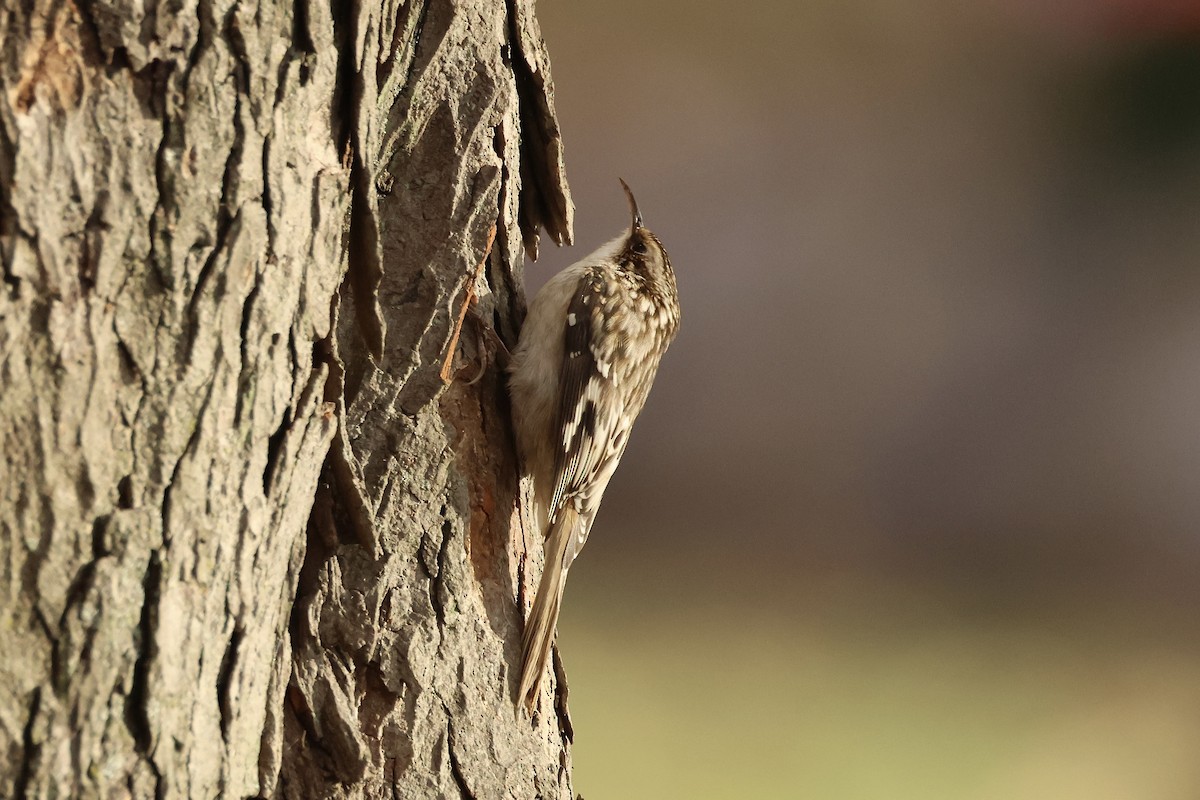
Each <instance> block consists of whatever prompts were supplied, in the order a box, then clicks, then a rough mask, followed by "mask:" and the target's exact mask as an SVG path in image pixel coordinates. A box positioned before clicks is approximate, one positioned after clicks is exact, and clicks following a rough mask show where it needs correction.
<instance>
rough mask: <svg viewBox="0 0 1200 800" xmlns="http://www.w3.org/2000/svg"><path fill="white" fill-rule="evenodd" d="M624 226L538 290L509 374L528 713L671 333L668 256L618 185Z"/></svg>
mask: <svg viewBox="0 0 1200 800" xmlns="http://www.w3.org/2000/svg"><path fill="white" fill-rule="evenodd" d="M621 186H623V187H624V188H625V195H626V197H628V198H629V207H630V210H631V212H632V214H633V224H632V226H631V227H630V230H629V232H628V233H623V234H621V236H619V237H617V238H616V239H614V240H613V241H611V242H609V243H608V244H607V245H605V246H604V247H601V248H600V249H599V250H597V251H596V252H595V253H593V254H592V255H590V256H588V257H587V258H585V259H583V260H582V261H580V262H578V263H576V264H574V265H572V266H570V267H567V268H566V269H564V270H563V271H562V272H560V273H559V274H558V275H556V276H554V277H553V278H551V279H550V281H548V282H547V283H546V285H545V286H543V287H542V289H541V291H539V292H538V293H537V296H536V297H534V298H533V303H532V304H531V305H530V307H529V314H528V316H527V317H526V318H525V324H524V326H523V327H522V328H521V336H520V340H519V341H518V343H517V349H516V352H515V353H514V354H513V358H512V362H511V363H510V365H509V388H510V391H511V395H512V404H513V423H514V427H515V429H516V434H517V446H518V448H519V450H520V454H521V462H522V465H523V469H524V472H525V474H526V475H529V476H530V477H531V478H532V481H533V489H534V502H535V505H536V507H537V516H538V523H539V525H540V529H541V530H542V531H543V532H544V534H545V553H546V564H545V567H544V568H543V571H542V579H541V582H540V583H539V585H538V590H537V595H536V597H535V598H534V601H533V608H532V610H531V611H530V613H529V619H528V620H527V621H526V622H525V634H524V638H523V642H522V651H523V652H522V664H521V688H520V692H519V694H518V698H520V700H523V701H524V703H525V705H526V706H527V707H530V708H532V706H533V705H534V701H535V700H536V699H537V694H538V687H539V685H540V683H541V676H542V673H543V672H544V671H545V669H546V662H547V660H548V658H549V656H550V647H551V645H552V644H553V642H554V634H555V625H556V623H557V621H558V610H559V607H560V605H561V603H562V593H563V587H564V586H565V585H566V581H567V570H569V569H570V568H571V563H572V562H574V561H575V557H576V556H577V555H578V554H579V551H580V549H581V548H582V547H583V544H584V542H586V541H587V537H588V532H589V531H590V530H591V527H592V522H593V520H595V518H596V512H597V511H598V510H599V509H600V500H601V498H602V497H603V495H604V489H605V487H607V486H608V481H609V479H610V478H611V477H612V474H613V472H614V471H615V470H616V468H617V462H618V461H620V460H621V454H622V453H624V452H625V445H626V443H627V442H628V441H629V429H630V428H631V427H633V421H634V420H635V419H637V415H638V413H639V412H640V411H641V410H642V406H643V405H644V404H645V402H646V396H647V395H648V394H649V393H650V384H651V383H653V382H654V373H655V372H657V370H658V362H659V360H660V359H661V358H662V355H663V353H664V352H666V349H667V345H669V344H670V343H671V340H672V339H674V338H675V333H676V331H677V329H678V327H679V297H678V295H677V294H676V290H675V272H674V271H673V270H672V269H671V260H670V259H669V258H668V257H667V251H666V250H664V249H663V246H662V243H661V242H659V241H658V237H656V236H655V235H654V234H653V233H651V232H650V231H649V230H648V229H647V228H646V227H645V226H643V225H642V215H641V213H640V212H639V211H638V207H637V201H636V200H634V198H633V193H632V192H631V191H630V190H629V187H628V186H627V185H626V184H625V181H621Z"/></svg>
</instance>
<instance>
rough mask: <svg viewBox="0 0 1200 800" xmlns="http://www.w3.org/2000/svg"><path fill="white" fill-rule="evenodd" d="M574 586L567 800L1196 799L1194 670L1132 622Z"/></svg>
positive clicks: (875, 597)
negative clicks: (571, 786) (571, 785)
mask: <svg viewBox="0 0 1200 800" xmlns="http://www.w3.org/2000/svg"><path fill="white" fill-rule="evenodd" d="M575 572H577V573H579V575H578V577H577V576H576V575H575V573H574V572H573V576H572V580H573V585H572V586H571V587H570V588H569V589H568V596H569V598H570V599H569V600H568V601H567V603H566V608H565V611H564V619H563V621H562V623H560V636H559V644H560V647H561V653H562V656H563V659H564V662H565V664H566V667H567V671H568V675H569V676H570V679H571V694H570V708H571V712H572V717H573V719H574V722H575V729H576V741H575V748H574V751H573V753H574V763H575V776H576V788H577V791H579V792H580V793H581V794H582V795H583V797H584V798H585V800H606V799H611V798H624V799H627V800H635V799H636V798H656V799H657V798H697V799H699V800H705V799H707V798H744V797H772V798H823V799H824V798H853V799H855V800H857V799H858V798H863V799H864V800H866V799H868V798H871V799H875V798H878V799H879V800H903V799H904V798H913V799H914V800H917V799H918V798H919V799H920V800H938V799H939V798H947V799H949V798H954V800H1002V799H1003V800H1014V799H1016V798H1020V799H1021V800H1026V799H1029V800H1040V799H1042V798H1044V800H1074V799H1075V798H1079V799H1080V800H1084V799H1085V798H1086V800H1118V799H1120V800H1194V798H1196V797H1200V756H1198V750H1200V653H1198V652H1197V649H1196V647H1195V646H1194V645H1193V644H1191V643H1192V642H1194V641H1195V638H1194V637H1189V636H1185V635H1181V634H1180V633H1179V630H1178V629H1177V628H1176V627H1175V626H1174V625H1173V623H1171V622H1170V621H1169V620H1165V619H1164V618H1163V615H1162V614H1161V613H1156V612H1155V611H1153V610H1148V609H1145V608H1137V609H1132V608H1129V607H1128V606H1127V604H1126V603H1125V602H1124V601H1114V602H1102V601H1096V602H1079V601H1078V598H1077V597H1076V598H1074V600H1073V602H1072V604H1071V605H1070V606H1063V607H1059V608H1051V607H1050V606H1049V605H1047V604H1046V603H1043V602H1041V601H1039V600H1038V599H1037V598H1034V597H1027V598H1024V599H1023V600H1024V602H1023V604H1022V605H1020V606H1019V607H1018V608H1016V609H1012V608H1010V609H1007V610H1003V611H1002V612H1001V613H997V612H996V609H991V610H988V609H985V608H980V607H977V606H970V605H966V606H964V605H963V604H961V603H959V602H957V601H956V600H954V599H953V598H952V597H947V596H938V595H937V593H936V592H934V591H931V590H929V587H928V586H913V585H905V584H903V583H898V582H896V581H895V580H894V579H890V580H881V579H880V578H879V577H877V576H867V575H854V574H841V575H837V576H833V577H826V578H822V579H815V578H811V577H806V578H803V579H797V580H796V581H795V583H794V585H793V587H792V589H788V588H786V583H785V584H771V582H770V581H766V580H762V579H755V578H754V577H753V576H747V580H745V581H743V582H741V583H739V582H738V581H737V580H736V579H735V580H734V581H732V582H730V581H729V579H728V575H726V576H724V584H722V582H721V579H720V577H719V576H718V574H717V572H716V571H714V572H713V574H712V575H711V576H710V577H712V578H713V580H712V581H709V580H706V579H705V576H704V575H699V576H698V575H696V574H695V573H692V575H691V576H690V577H689V579H688V581H689V583H688V584H687V585H686V586H680V585H676V586H662V585H659V584H658V583H657V582H656V581H654V580H646V577H648V576H642V578H641V579H639V578H637V577H633V578H630V576H628V575H624V574H622V573H621V572H620V571H619V569H617V568H616V567H615V566H613V565H606V564H604V563H603V562H600V563H588V564H587V568H586V569H579V570H576V571H575ZM585 573H586V574H587V575H588V577H587V578H586V579H583V580H580V578H582V577H583V575H584V574H585ZM781 585H782V586H785V588H783V589H782V590H780V586H781ZM703 586H711V587H720V589H715V588H714V590H713V591H706V590H703V589H701V588H700V587H703ZM764 586H766V587H771V588H768V589H767V590H766V591H762V589H763V587H764ZM1147 619H1157V620H1158V623H1160V624H1154V625H1147V624H1146V622H1145V621H1146V620H1147ZM1182 624H1183V625H1185V626H1186V624H1187V623H1186V622H1184V623H1182Z"/></svg>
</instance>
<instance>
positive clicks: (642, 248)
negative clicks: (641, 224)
mask: <svg viewBox="0 0 1200 800" xmlns="http://www.w3.org/2000/svg"><path fill="white" fill-rule="evenodd" d="M631 249H632V250H633V252H635V253H637V254H639V255H643V256H644V255H646V243H645V242H643V241H642V240H641V239H638V240H637V241H636V242H634V243H633V247H632V248H631Z"/></svg>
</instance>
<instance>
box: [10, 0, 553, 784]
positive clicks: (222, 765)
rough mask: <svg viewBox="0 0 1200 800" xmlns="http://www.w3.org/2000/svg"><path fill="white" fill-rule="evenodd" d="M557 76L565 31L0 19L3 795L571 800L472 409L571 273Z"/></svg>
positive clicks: (417, 16)
mask: <svg viewBox="0 0 1200 800" xmlns="http://www.w3.org/2000/svg"><path fill="white" fill-rule="evenodd" d="M548 68H549V64H548V60H547V57H546V53H545V49H544V45H543V43H542V40H541V36H540V33H539V31H538V28H537V24H536V22H535V20H534V17H533V8H532V0H507V3H501V2H488V1H485V0H459V1H458V2H449V1H448V0H424V2H421V1H420V0H411V1H410V2H395V1H394V0H390V1H389V0H385V2H375V3H372V2H366V0H360V1H359V2H354V3H341V2H333V3H330V2H320V0H286V1H281V2H270V0H261V1H260V2H257V3H256V2H252V1H251V0H173V1H172V2H153V1H151V2H141V0H139V1H138V2H133V0H18V2H10V3H4V4H2V5H0V88H2V89H3V96H2V97H0V263H2V267H3V273H2V277H3V285H2V286H0V436H2V437H3V455H4V458H5V462H4V474H3V480H0V498H2V499H0V590H2V591H3V595H2V597H0V796H3V797H22V796H29V797H47V798H50V797H126V796H131V797H138V798H140V797H166V798H179V797H255V796H262V797H296V798H304V797H344V798H355V797H405V798H408V797H455V796H463V797H478V798H485V797H486V798H491V797H515V798H531V797H548V798H549V797H556V798H557V797H571V779H570V750H569V745H570V738H571V728H570V722H569V718H568V717H567V714H566V709H565V690H563V689H561V688H557V687H559V686H561V682H560V681H555V684H556V689H555V694H553V695H552V694H551V690H550V689H549V688H548V689H546V690H545V691H546V694H545V696H544V698H543V703H542V706H541V708H542V712H541V713H539V714H538V715H537V716H536V718H535V719H534V720H532V721H530V720H529V719H527V718H525V719H522V718H520V717H518V716H516V715H515V714H514V711H513V695H514V692H515V685H514V683H515V680H516V676H515V672H516V668H515V667H516V664H515V662H516V660H517V658H518V651H519V642H518V639H519V635H520V629H521V608H522V607H523V604H524V603H525V594H526V593H527V592H529V591H530V590H531V589H532V586H533V584H534V580H535V578H536V574H537V570H538V569H539V564H538V563H537V562H538V559H540V547H539V546H538V545H536V544H535V543H534V542H532V541H528V540H527V538H528V536H529V534H527V533H524V532H523V531H522V527H521V526H520V525H519V518H520V515H519V514H518V513H517V509H518V506H519V502H518V499H519V497H520V496H521V494H522V493H521V491H520V490H519V488H518V486H517V481H516V472H515V464H514V455H513V446H512V441H511V431H510V428H509V423H508V410H507V406H506V400H505V393H504V392H503V388H502V382H501V376H500V373H499V369H498V367H497V365H496V359H494V358H493V359H489V360H482V358H481V356H480V354H479V353H477V352H476V346H475V345H476V342H477V341H482V339H481V338H480V337H477V336H475V335H474V334H473V329H472V326H470V325H468V327H467V329H465V331H464V335H463V347H462V348H461V352H460V354H459V358H458V361H457V362H456V363H457V364H458V365H459V367H460V368H461V371H462V372H463V373H465V374H470V375H473V374H474V373H475V372H476V369H477V367H478V366H479V365H480V363H481V362H482V363H483V365H484V366H485V367H486V371H485V372H484V374H483V378H482V380H481V381H479V382H478V383H476V384H474V385H468V383H467V382H466V381H465V380H461V379H460V380H458V381H455V382H454V383H452V384H451V385H450V386H448V387H447V386H445V385H443V383H442V381H441V380H440V378H439V377H438V370H439V367H440V365H441V359H442V355H443V352H444V351H445V349H446V348H447V344H448V342H449V339H450V336H451V327H452V322H453V319H454V318H455V317H456V316H457V311H458V305H459V304H461V302H462V300H463V298H464V296H465V293H466V288H467V285H468V283H469V282H470V281H471V280H472V279H473V276H474V275H475V269H476V265H477V264H479V262H480V260H481V259H482V258H483V256H484V249H485V242H486V241H487V238H488V232H489V230H490V229H491V228H492V226H493V225H495V228H496V237H495V245H494V247H492V249H491V252H490V255H489V257H488V258H487V260H486V268H485V269H484V270H483V273H482V276H481V277H480V279H479V280H478V281H477V282H476V283H475V288H476V291H477V292H478V294H479V295H480V298H481V299H480V305H479V310H480V313H481V316H482V317H483V318H484V319H486V320H487V321H488V322H489V323H490V324H491V325H492V326H494V327H495V329H496V330H497V331H498V332H499V334H500V335H501V337H502V338H504V339H505V340H507V341H508V342H509V343H510V344H511V343H512V341H513V338H514V332H515V330H516V328H517V326H518V325H519V322H520V317H521V315H522V313H523V309H524V300H523V295H522V290H521V253H522V249H523V248H527V249H529V250H532V251H536V247H537V231H538V229H539V228H544V229H545V230H546V231H547V232H548V233H549V234H550V235H551V236H552V237H553V238H554V239H556V240H559V241H565V240H568V239H569V238H570V231H571V213H572V212H571V203H570V200H569V196H568V191H567V186H566V182H565V178H564V176H563V170H562V153H561V146H560V138H559V133H558V128H557V123H556V121H555V116H554V109H553V90H552V87H551V83H550V76H549V72H548ZM560 675H561V671H560Z"/></svg>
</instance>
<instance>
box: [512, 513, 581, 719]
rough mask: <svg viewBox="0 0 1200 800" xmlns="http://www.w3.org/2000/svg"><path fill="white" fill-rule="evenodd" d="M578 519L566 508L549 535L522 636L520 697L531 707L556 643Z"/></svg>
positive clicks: (519, 700) (520, 701) (519, 698)
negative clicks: (551, 649) (559, 614)
mask: <svg viewBox="0 0 1200 800" xmlns="http://www.w3.org/2000/svg"><path fill="white" fill-rule="evenodd" d="M579 522H580V519H579V515H578V514H576V513H575V511H574V510H573V509H571V508H564V509H562V510H561V512H560V513H559V514H558V518H557V519H556V520H555V521H554V524H553V527H552V528H551V530H550V535H549V536H548V537H546V546H545V551H546V565H545V566H544V567H543V568H542V580H541V582H540V583H539V584H538V590H537V595H536V596H535V597H534V599H533V608H532V609H530V611H529V618H528V619H526V620H525V634H524V636H523V638H522V640H521V688H520V690H519V691H518V692H517V701H518V703H523V704H524V705H525V707H526V708H528V709H530V710H532V709H533V706H534V705H535V704H536V702H537V697H538V690H539V689H540V688H541V683H542V675H543V674H544V673H545V671H546V663H547V662H548V661H549V660H550V648H551V647H552V646H553V645H554V634H555V631H556V626H557V624H558V610H559V608H561V606H562V596H563V588H564V587H565V586H566V585H567V570H568V568H569V567H570V566H571V563H570V562H571V561H572V560H573V558H572V556H573V555H574V552H572V553H570V554H568V552H567V551H568V548H569V546H570V544H571V542H572V540H573V539H575V538H576V537H575V531H576V528H577V527H578V525H579ZM574 549H575V550H577V549H578V548H574Z"/></svg>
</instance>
